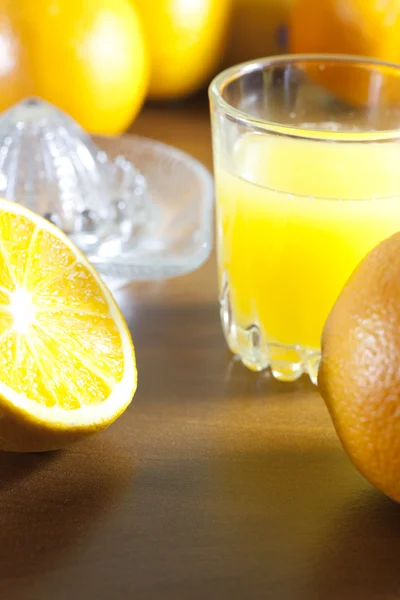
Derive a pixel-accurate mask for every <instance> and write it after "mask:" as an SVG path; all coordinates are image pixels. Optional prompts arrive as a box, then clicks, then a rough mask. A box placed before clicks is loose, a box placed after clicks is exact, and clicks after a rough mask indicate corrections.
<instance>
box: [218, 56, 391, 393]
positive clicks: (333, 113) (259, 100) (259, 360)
mask: <svg viewBox="0 0 400 600" xmlns="http://www.w3.org/2000/svg"><path fill="white" fill-rule="evenodd" d="M210 101H211V115H212V131H213V152H214V167H215V169H214V170H215V184H216V198H217V238H218V242H217V244H218V245H217V253H218V265H219V292H220V308H221V319H222V325H223V330H224V333H225V337H226V340H227V342H228V345H229V347H230V349H231V350H232V352H233V353H234V354H236V355H238V356H239V357H240V358H241V360H242V362H243V363H244V364H245V365H246V366H247V367H249V368H250V369H252V370H254V371H262V370H264V369H267V368H270V369H271V372H272V374H273V375H274V376H275V377H276V378H278V379H281V380H284V381H293V380H295V379H297V378H298V377H300V376H301V375H302V374H303V373H308V374H309V376H310V378H311V380H312V381H313V382H314V383H316V379H317V372H318V364H319V358H320V338H321V333H322V329H323V326H324V322H325V320H326V318H327V316H328V313H329V311H330V309H331V307H332V305H333V304H334V302H335V300H336V298H337V296H338V294H339V292H340V290H341V289H342V287H343V285H344V284H345V282H346V280H347V279H348V277H349V276H350V274H351V272H352V271H353V270H354V268H355V267H356V265H357V264H358V263H359V261H360V260H361V259H362V258H363V257H364V256H365V254H366V253H367V252H368V251H369V250H371V249H372V248H373V247H374V246H376V245H377V244H378V243H379V242H380V241H381V240H383V239H384V238H386V237H388V236H390V235H391V234H393V233H394V232H396V231H398V230H400V66H396V65H391V64H386V63H382V62H379V61H373V60H368V59H363V58H357V57H349V56H331V55H325V56H324V55H321V56H314V55H312V56H299V55H292V56H282V57H274V58H269V59H263V60H260V61H256V62H252V63H246V64H243V65H239V66H236V67H233V68H230V69H228V70H226V71H224V72H223V73H221V74H220V75H218V76H217V77H216V78H215V79H214V81H213V82H212V84H211V86H210Z"/></svg>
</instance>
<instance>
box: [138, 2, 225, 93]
mask: <svg viewBox="0 0 400 600" xmlns="http://www.w3.org/2000/svg"><path fill="white" fill-rule="evenodd" d="M131 1H132V2H133V4H134V5H135V6H136V7H137V9H138V11H139V14H140V16H141V19H142V22H143V25H144V28H145V32H146V38H147V42H148V47H149V51H150V59H151V76H150V86H149V96H150V97H151V98H153V99H164V100H168V99H176V98H182V97H185V96H187V95H189V94H192V93H194V92H196V91H198V90H199V89H200V88H201V87H202V86H204V85H205V84H206V83H207V82H208V81H209V80H210V78H211V77H212V75H213V74H214V72H215V70H216V69H217V67H218V65H219V64H220V63H221V61H222V58H223V56H224V52H225V45H226V39H227V36H228V26H229V15H230V8H231V0H200V1H199V0H196V1H195V2H193V0H131Z"/></svg>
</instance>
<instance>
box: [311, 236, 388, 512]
mask: <svg viewBox="0 0 400 600" xmlns="http://www.w3.org/2000/svg"><path fill="white" fill-rule="evenodd" d="M399 307H400V233H396V234H394V235H393V236H392V237H390V238H388V239H387V240H385V241H383V242H381V243H380V244H379V245H378V246H377V247H376V248H374V249H373V250H372V251H371V252H370V253H369V254H368V255H367V256H366V257H365V258H364V259H363V260H362V261H361V263H360V264H359V266H358V267H357V269H356V270H355V271H354V273H353V274H352V275H351V277H350V279H349V280H348V282H347V284H346V285H345V287H344V289H343V290H342V292H341V293H340V295H339V297H338V299H337V301H336V303H335V305H334V307H333V309H332V311H331V313H330V315H329V317H328V319H327V321H326V324H325V327H324V332H323V336H322V359H321V366H320V370H319V375H318V385H319V389H320V391H321V394H322V396H323V398H324V400H325V403H326V405H327V407H328V409H329V412H330V415H331V417H332V420H333V423H334V425H335V428H336V431H337V434H338V436H339V438H340V440H341V442H342V444H343V447H344V449H345V450H346V452H347V454H348V456H349V457H350V459H351V460H352V461H353V463H354V465H355V466H356V467H357V469H358V470H359V471H360V472H361V473H362V474H363V475H364V476H365V477H366V478H367V479H368V480H369V481H370V482H371V483H372V484H373V485H375V486H376V487H377V488H378V489H380V490H381V491H382V492H384V493H385V494H386V495H388V496H390V497H391V498H393V499H394V500H396V501H397V502H400V336H399V331H400V308H399Z"/></svg>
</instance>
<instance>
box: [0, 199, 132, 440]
mask: <svg viewBox="0 0 400 600" xmlns="http://www.w3.org/2000/svg"><path fill="white" fill-rule="evenodd" d="M136 379H137V377H136V367H135V353H134V349H133V345H132V340H131V336H130V333H129V330H128V328H127V326H126V324H125V321H124V319H123V317H122V315H121V313H120V311H119V309H118V307H117V305H116V303H115V301H114V300H113V298H112V296H111V294H110V292H109V291H108V290H107V288H106V286H105V285H104V283H103V282H102V280H101V278H100V276H99V275H98V274H97V272H96V271H95V269H94V268H93V267H92V266H91V265H90V264H89V263H88V261H87V259H86V258H85V257H84V256H83V255H82V254H81V252H80V251H79V250H77V249H76V248H75V247H74V245H73V244H72V243H71V242H70V241H69V240H68V238H67V237H66V236H64V234H63V233H61V231H60V230H59V229H57V228H56V227H54V226H53V225H52V224H50V223H48V222H47V221H46V220H44V219H42V218H41V217H39V216H37V215H35V214H33V213H31V212H30V211H28V210H27V209H25V208H23V207H22V206H21V205H19V204H17V203H12V202H8V201H7V200H0V448H1V449H2V450H14V451H26V452H33V451H35V452H37V451H44V450H53V449H57V448H62V447H64V446H66V445H67V444H70V443H72V442H75V441H77V440H80V439H82V438H85V437H87V436H89V435H92V434H94V433H96V432H97V431H100V430H102V429H104V428H105V427H107V426H108V425H110V423H112V422H113V421H114V420H115V419H116V418H117V417H118V416H119V415H120V414H121V413H122V412H123V411H124V410H125V408H126V407H127V406H128V404H129V403H130V402H131V399H132V396H133V394H134V392H135V389H136Z"/></svg>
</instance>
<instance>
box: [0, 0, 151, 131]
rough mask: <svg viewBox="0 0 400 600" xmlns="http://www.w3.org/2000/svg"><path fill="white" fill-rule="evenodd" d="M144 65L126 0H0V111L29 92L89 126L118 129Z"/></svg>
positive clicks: (135, 103) (132, 105)
mask: <svg viewBox="0 0 400 600" xmlns="http://www.w3.org/2000/svg"><path fill="white" fill-rule="evenodd" d="M148 70H149V69H148V56H147V49H146V45H145V41H144V37H143V32H142V28H141V23H140V20H139V18H138V16H137V13H136V11H135V9H134V7H133V5H132V3H131V2H130V0H34V1H33V2H32V0H17V1H16V0H0V110H3V109H5V108H7V107H8V106H10V105H11V104H13V103H15V102H17V101H18V100H21V99H22V98H24V97H26V96H32V95H34V96H39V97H42V98H44V99H45V100H48V101H49V102H52V103H53V104H55V105H57V106H59V107H60V108H61V109H63V110H65V111H66V112H68V113H69V114H70V115H71V116H72V117H73V118H75V119H76V120H77V121H78V122H79V123H80V124H81V125H82V126H83V127H84V128H86V129H87V130H89V131H90V132H92V133H104V134H114V133H119V132H121V131H122V130H124V129H125V128H126V127H127V126H128V124H129V123H130V122H131V120H132V119H133V118H134V116H135V115H136V113H137V112H138V110H139V109H140V107H141V104H142V102H143V99H144V96H145V93H146V89H147V82H148Z"/></svg>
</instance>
